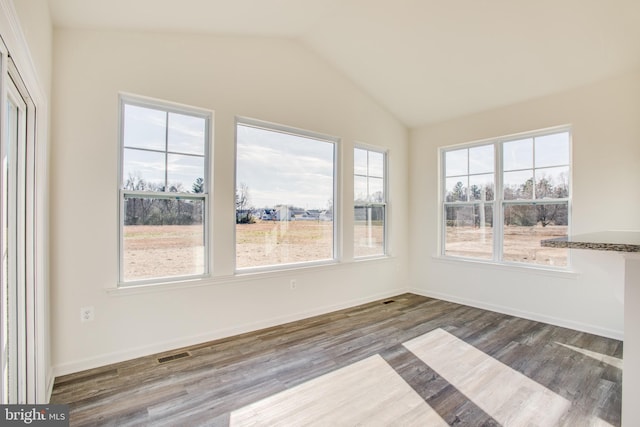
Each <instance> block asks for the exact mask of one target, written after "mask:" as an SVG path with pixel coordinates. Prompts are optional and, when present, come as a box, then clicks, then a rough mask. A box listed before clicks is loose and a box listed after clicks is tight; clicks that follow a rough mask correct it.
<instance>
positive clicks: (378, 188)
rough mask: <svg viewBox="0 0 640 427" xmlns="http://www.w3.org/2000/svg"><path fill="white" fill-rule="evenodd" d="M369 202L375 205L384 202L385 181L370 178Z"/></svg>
mask: <svg viewBox="0 0 640 427" xmlns="http://www.w3.org/2000/svg"><path fill="white" fill-rule="evenodd" d="M369 201H370V202H373V203H383V202H384V179H382V178H369Z"/></svg>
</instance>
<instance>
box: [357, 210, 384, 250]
mask: <svg viewBox="0 0 640 427" xmlns="http://www.w3.org/2000/svg"><path fill="white" fill-rule="evenodd" d="M384 214H385V208H384V206H356V207H355V208H354V242H353V243H354V246H353V255H354V256H355V257H362V256H374V255H384V224H385V218H384Z"/></svg>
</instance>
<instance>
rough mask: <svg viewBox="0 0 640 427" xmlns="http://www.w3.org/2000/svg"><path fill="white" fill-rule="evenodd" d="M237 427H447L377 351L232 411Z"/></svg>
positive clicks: (232, 423) (233, 424) (234, 424)
mask: <svg viewBox="0 0 640 427" xmlns="http://www.w3.org/2000/svg"><path fill="white" fill-rule="evenodd" d="M229 425H230V426H231V427H238V426H248V425H251V426H270V427H271V426H292V425H305V426H313V425H317V426H329V425H330V426H355V425H367V426H388V425H406V426H410V425H427V426H433V427H439V426H447V423H446V422H445V421H444V420H443V419H442V418H441V417H440V415H438V413H437V412H435V411H434V410H433V409H432V408H431V407H430V406H429V405H428V404H427V403H426V402H425V401H424V400H423V399H422V397H420V396H419V395H418V394H417V393H416V392H415V390H413V389H412V388H411V386H409V384H407V383H406V382H405V381H404V380H403V379H402V377H400V376H399V375H398V374H397V373H396V372H395V371H394V370H393V368H392V367H391V366H389V364H388V363H387V362H386V361H385V360H384V359H383V358H382V357H380V356H379V355H375V356H371V357H369V358H367V359H364V360H361V361H359V362H356V363H354V364H352V365H349V366H346V367H344V368H341V369H338V370H336V371H333V372H330V373H328V374H326V375H323V376H321V377H318V378H315V379H313V380H311V381H307V382H306V383H303V384H300V385H298V386H296V387H293V388H291V389H289V390H285V391H283V392H281V393H278V394H275V395H273V396H270V397H268V398H266V399H263V400H261V401H259V402H256V403H253V404H251V405H248V406H245V407H244V408H240V409H238V410H236V411H233V412H232V413H231V417H230V421H229Z"/></svg>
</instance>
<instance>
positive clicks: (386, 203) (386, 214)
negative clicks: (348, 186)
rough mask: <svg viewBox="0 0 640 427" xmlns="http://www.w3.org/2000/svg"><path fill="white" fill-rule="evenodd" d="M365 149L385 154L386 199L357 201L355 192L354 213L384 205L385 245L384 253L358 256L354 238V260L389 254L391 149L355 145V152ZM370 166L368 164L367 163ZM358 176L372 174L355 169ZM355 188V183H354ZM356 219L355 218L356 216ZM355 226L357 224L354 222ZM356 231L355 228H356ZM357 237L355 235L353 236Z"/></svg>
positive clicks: (384, 179) (381, 256) (384, 178)
mask: <svg viewBox="0 0 640 427" xmlns="http://www.w3.org/2000/svg"><path fill="white" fill-rule="evenodd" d="M356 149H358V150H365V151H367V152H369V151H373V152H375V153H380V154H382V156H383V176H382V179H383V181H384V182H383V184H382V185H383V191H384V201H383V202H381V203H373V202H368V203H356V201H355V194H354V197H353V199H354V200H353V209H354V211H353V214H354V215H355V208H356V207H383V208H384V224H383V226H384V231H383V239H384V241H383V245H382V254H376V255H360V256H356V255H355V252H356V250H355V238H354V239H352V242H353V245H354V246H353V259H354V260H358V261H360V260H367V259H374V258H384V257H388V256H389V223H390V222H389V149H386V148H380V147H374V146H372V145H368V144H362V143H356V144H355V145H354V147H353V152H354V154H355V150H356ZM367 167H368V165H367ZM356 176H364V177H367V178H369V177H370V175H362V174H356V172H355V170H354V171H353V177H354V178H355V177H356ZM354 184H355V179H354ZM354 188H355V185H354ZM354 221H355V218H354ZM354 226H355V224H354ZM354 231H355V228H354ZM353 237H355V235H354V236H353Z"/></svg>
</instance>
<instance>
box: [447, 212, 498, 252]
mask: <svg viewBox="0 0 640 427" xmlns="http://www.w3.org/2000/svg"><path fill="white" fill-rule="evenodd" d="M445 213H446V235H445V255H449V256H458V257H469V258H483V259H492V258H493V206H492V205H485V206H484V208H482V207H481V205H480V204H478V205H473V206H446V207H445Z"/></svg>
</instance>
